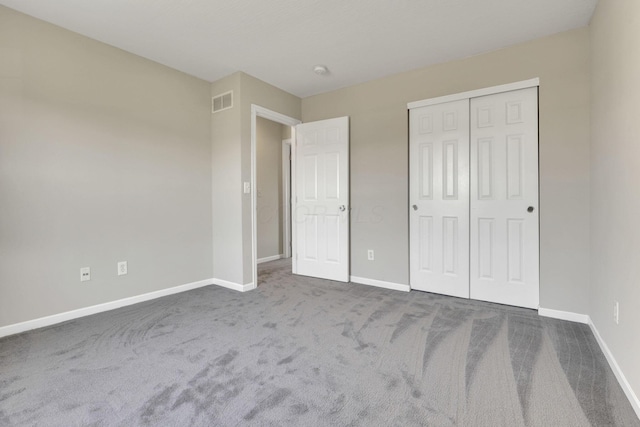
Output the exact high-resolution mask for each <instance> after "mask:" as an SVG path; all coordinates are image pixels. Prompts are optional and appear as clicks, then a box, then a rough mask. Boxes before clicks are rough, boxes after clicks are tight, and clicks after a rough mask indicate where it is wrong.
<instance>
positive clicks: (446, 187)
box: [409, 99, 469, 298]
mask: <svg viewBox="0 0 640 427" xmlns="http://www.w3.org/2000/svg"><path fill="white" fill-rule="evenodd" d="M409 114H410V138H409V139H410V144H409V145H410V147H409V150H410V155H409V158H410V165H409V169H410V172H409V174H410V197H409V200H410V205H411V206H410V207H409V212H410V213H409V216H410V218H409V221H410V238H409V245H410V283H411V288H412V289H418V290H422V291H428V292H436V293H439V294H445V295H452V296H457V297H463V298H469V100H467V99H465V100H461V101H454V102H449V103H444V104H438V105H430V106H426V107H421V108H415V109H412V110H410V113H409Z"/></svg>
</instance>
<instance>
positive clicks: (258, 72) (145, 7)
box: [0, 0, 597, 97]
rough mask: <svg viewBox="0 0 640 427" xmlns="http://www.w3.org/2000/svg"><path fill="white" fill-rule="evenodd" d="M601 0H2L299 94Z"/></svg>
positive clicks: (579, 22)
mask: <svg viewBox="0 0 640 427" xmlns="http://www.w3.org/2000/svg"><path fill="white" fill-rule="evenodd" d="M596 2H597V0H55V1H52V0H0V4H3V5H5V6H8V7H10V8H12V9H16V10H18V11H21V12H24V13H26V14H28V15H31V16H35V17H37V18H40V19H43V20H45V21H48V22H51V23H54V24H56V25H59V26H61V27H64V28H67V29H69V30H71V31H75V32H77V33H80V34H83V35H85V36H88V37H91V38H93V39H96V40H99V41H102V42H104V43H107V44H110V45H113V46H116V47H118V48H121V49H124V50H126V51H129V52H132V53H135V54H137V55H140V56H143V57H145V58H149V59H152V60H154V61H157V62H159V63H161V64H165V65H168V66H170V67H172V68H176V69H178V70H181V71H184V72H185V73H188V74H192V75H194V76H197V77H200V78H202V79H205V80H208V81H215V80H217V79H219V78H221V77H224V76H226V75H228V74H231V73H233V72H235V71H244V72H246V73H248V74H251V75H252V76H254V77H257V78H259V79H261V80H264V81H266V82H268V83H271V84H272V85H274V86H277V87H279V88H281V89H284V90H286V91H288V92H290V93H293V94H295V95H298V96H300V97H305V96H309V95H313V94H317V93H321V92H326V91H329V90H333V89H337V88H340V87H345V86H350V85H353V84H357V83H362V82H365V81H368V80H372V79H375V78H379V77H383V76H387V75H390V74H394V73H398V72H402V71H407V70H411V69H415V68H419V67H423V66H426V65H430V64H435V63H440V62H445V61H449V60H452V59H457V58H462V57H466V56H470V55H475V54H479V53H482V52H487V51H491V50H495V49H499V48H502V47H505V46H509V45H513V44H516V43H520V42H523V41H527V40H532V39H535V38H538V37H542V36H545V35H550V34H554V33H558V32H561V31H565V30H569V29H573V28H578V27H581V26H584V25H587V24H588V23H589V19H590V18H591V15H592V13H593V10H594V8H595V4H596ZM316 64H324V65H326V66H327V67H328V68H329V70H330V73H329V75H326V76H318V75H316V74H314V73H313V66H314V65H316Z"/></svg>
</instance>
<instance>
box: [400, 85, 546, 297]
mask: <svg viewBox="0 0 640 427" xmlns="http://www.w3.org/2000/svg"><path fill="white" fill-rule="evenodd" d="M409 122H410V126H409V127H410V132H409V133H410V135H409V160H410V165H409V175H410V177H409V185H410V191H409V201H410V208H409V216H410V218H409V224H410V238H409V242H410V285H411V288H412V289H417V290H422V291H427V292H434V293H438V294H444V295H451V296H455V297H460V298H471V299H477V300H483V301H490V302H496V303H501V304H508V305H514V306H520V307H528V308H538V303H539V221H538V206H539V203H538V80H537V79H535V80H529V81H526V82H519V83H513V84H509V85H503V86H498V87H494V88H487V89H481V90H477V91H472V92H465V93H462V94H457V95H450V96H445V97H440V98H434V99H428V100H424V101H417V102H412V103H410V104H409Z"/></svg>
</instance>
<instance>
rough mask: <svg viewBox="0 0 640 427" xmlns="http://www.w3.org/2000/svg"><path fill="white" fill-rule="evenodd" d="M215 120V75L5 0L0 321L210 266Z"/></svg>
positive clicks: (0, 47)
mask: <svg viewBox="0 0 640 427" xmlns="http://www.w3.org/2000/svg"><path fill="white" fill-rule="evenodd" d="M209 121H210V98H209V84H208V83H207V82H204V81H202V80H199V79H196V78H193V77H189V76H187V75H185V74H183V73H180V72H177V71H175V70H171V69H169V68H167V67H164V66H161V65H159V64H156V63H154V62H151V61H148V60H145V59H142V58H140V57H137V56H134V55H131V54H128V53H125V52H124V51H122V50H119V49H115V48H113V47H109V46H107V45H104V44H102V43H99V42H96V41H93V40H90V39H88V38H86V37H82V36H80V35H78V34H75V33H72V32H69V31H66V30H63V29H61V28H58V27H55V26H53V25H50V24H46V23H44V22H42V21H39V20H36V19H33V18H30V17H27V16H26V15H22V14H19V13H17V12H14V11H12V10H10V9H7V8H4V7H2V6H0V326H4V325H9V324H13V323H17V322H21V321H26V320H31V319H34V318H38V317H43V316H47V315H51V314H56V313H60V312H64V311H68V310H73V309H77V308H81V307H86V306H90V305H95V304H99V303H104V302H109V301H113V300H117V299H121V298H125V297H129V296H133V295H139V294H143V293H147V292H151V291H156V290H160V289H163V288H168V287H173V286H177V285H182V284H185V283H190V282H194V281H198V280H202V279H208V278H211V277H212V264H211V257H212V245H211V237H210V236H211V163H210V161H209V159H210V157H211V147H210V130H209ZM124 260H126V261H128V263H129V274H128V275H126V276H121V277H118V276H117V275H116V263H117V262H118V261H124ZM85 266H88V267H91V275H92V278H91V281H90V282H84V283H80V281H79V275H80V274H79V269H80V267H85Z"/></svg>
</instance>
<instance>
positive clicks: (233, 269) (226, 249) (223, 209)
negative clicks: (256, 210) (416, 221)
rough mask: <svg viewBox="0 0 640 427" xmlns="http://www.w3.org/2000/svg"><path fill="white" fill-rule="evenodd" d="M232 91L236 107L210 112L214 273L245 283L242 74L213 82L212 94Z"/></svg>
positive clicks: (219, 276)
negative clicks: (241, 143) (243, 263)
mask: <svg viewBox="0 0 640 427" xmlns="http://www.w3.org/2000/svg"><path fill="white" fill-rule="evenodd" d="M228 91H233V103H234V104H233V108H231V109H228V110H223V111H219V112H217V113H215V114H212V115H211V147H212V157H211V168H212V194H213V198H212V201H213V216H212V218H213V275H214V277H215V278H216V279H222V280H226V281H229V282H232V283H242V280H243V278H242V259H243V252H242V250H243V248H242V227H243V224H242V214H241V211H242V191H243V190H242V181H241V175H240V161H241V159H242V157H241V151H240V142H241V138H240V112H241V108H240V105H239V104H240V73H235V74H232V75H230V76H228V77H225V78H223V79H220V80H218V81H216V82H214V83H212V84H211V96H216V95H220V94H222V93H225V92H228Z"/></svg>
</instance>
